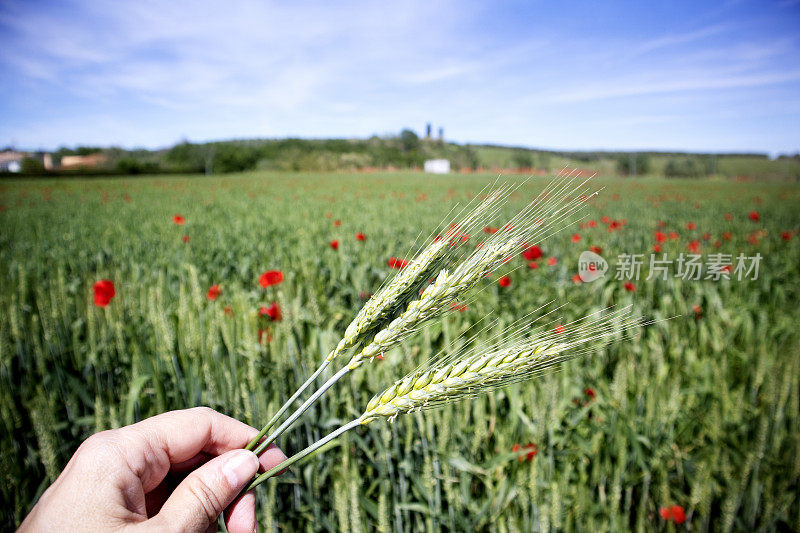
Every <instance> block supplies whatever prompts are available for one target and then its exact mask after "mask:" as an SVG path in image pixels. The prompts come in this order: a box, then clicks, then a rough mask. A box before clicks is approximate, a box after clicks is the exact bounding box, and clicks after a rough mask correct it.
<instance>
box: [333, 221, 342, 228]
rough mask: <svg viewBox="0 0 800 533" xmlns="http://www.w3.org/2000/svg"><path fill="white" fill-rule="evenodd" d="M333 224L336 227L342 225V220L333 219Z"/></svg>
mask: <svg viewBox="0 0 800 533" xmlns="http://www.w3.org/2000/svg"><path fill="white" fill-rule="evenodd" d="M333 225H334V226H336V227H339V226H341V225H342V221H341V220H334V221H333Z"/></svg>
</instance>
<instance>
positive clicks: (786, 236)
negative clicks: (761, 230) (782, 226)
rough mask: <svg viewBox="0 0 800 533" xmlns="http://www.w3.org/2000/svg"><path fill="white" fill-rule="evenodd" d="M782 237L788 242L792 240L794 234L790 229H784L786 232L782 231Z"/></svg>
mask: <svg viewBox="0 0 800 533" xmlns="http://www.w3.org/2000/svg"><path fill="white" fill-rule="evenodd" d="M781 239H783V240H784V241H786V242H789V241H791V240H792V234H791V232H788V231H784V232H782V233H781Z"/></svg>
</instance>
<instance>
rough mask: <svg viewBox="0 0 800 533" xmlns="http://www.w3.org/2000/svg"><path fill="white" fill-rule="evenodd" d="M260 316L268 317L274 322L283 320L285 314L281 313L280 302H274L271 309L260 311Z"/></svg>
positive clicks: (263, 308) (265, 308)
mask: <svg viewBox="0 0 800 533" xmlns="http://www.w3.org/2000/svg"><path fill="white" fill-rule="evenodd" d="M258 314H259V315H261V316H268V317H269V319H270V320H272V321H273V322H275V321H278V320H280V319H282V318H283V314H282V313H281V308H280V306H279V305H278V302H272V305H270V306H269V307H262V308H261V309H259V310H258Z"/></svg>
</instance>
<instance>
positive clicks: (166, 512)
mask: <svg viewBox="0 0 800 533" xmlns="http://www.w3.org/2000/svg"><path fill="white" fill-rule="evenodd" d="M258 466H259V463H258V460H257V458H256V456H255V454H254V453H253V452H250V451H247V450H233V451H230V452H227V453H225V454H223V455H221V456H219V457H216V458H214V459H212V460H211V461H209V462H207V463H206V464H204V465H203V466H201V467H200V468H198V469H197V470H195V471H194V472H192V473H191V474H189V475H188V476H186V479H184V480H183V481H182V482H181V484H180V485H178V486H177V487H176V488H175V490H174V491H173V493H172V495H171V496H170V497H169V498H168V499H167V501H166V502H164V505H163V506H162V507H161V511H160V512H159V513H158V515H156V516H155V517H154V518H153V520H154V521H155V525H161V526H162V527H164V528H167V527H169V529H172V530H176V529H177V530H179V531H193V532H202V531H205V530H206V528H208V527H209V526H210V525H212V524H213V523H214V522H215V521H216V520H217V517H218V516H219V515H220V514H222V511H223V510H225V508H226V507H228V505H229V504H230V503H231V502H232V501H233V500H234V498H236V496H238V495H239V492H240V491H241V490H242V489H243V488H244V486H245V485H246V484H247V483H249V482H250V479H251V478H252V477H253V475H254V474H255V473H256V471H258Z"/></svg>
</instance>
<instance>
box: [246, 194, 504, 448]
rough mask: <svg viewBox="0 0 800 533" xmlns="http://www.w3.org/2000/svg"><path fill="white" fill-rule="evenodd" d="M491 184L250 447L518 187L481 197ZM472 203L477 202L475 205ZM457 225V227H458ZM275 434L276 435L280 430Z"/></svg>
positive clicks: (372, 306) (382, 292) (360, 319)
mask: <svg viewBox="0 0 800 533" xmlns="http://www.w3.org/2000/svg"><path fill="white" fill-rule="evenodd" d="M488 187H489V186H488V185H487V186H486V187H484V189H483V191H481V193H479V194H478V195H477V196H476V198H475V200H473V201H472V202H470V203H469V204H467V205H466V206H465V207H464V208H463V209H461V211H460V212H458V213H456V215H455V216H454V217H453V218H452V219H451V220H450V222H449V224H447V228H448V229H447V232H446V233H445V238H439V239H436V240H433V241H432V242H430V243H429V244H428V245H427V246H425V247H424V248H423V249H422V250H421V251H420V252H419V253H418V254H417V255H416V257H414V259H412V260H411V261H410V262H409V264H408V265H407V266H406V267H405V268H403V269H401V270H400V272H399V273H397V274H396V275H395V276H394V277H393V278H391V281H389V282H388V283H387V284H385V285H384V286H383V287H382V288H381V289H379V290H378V291H377V292H376V293H375V294H374V295H373V296H372V297H371V298H370V299H369V300H368V301H367V303H366V304H364V307H362V308H361V310H360V311H359V312H358V314H357V315H356V317H355V318H354V319H353V321H352V322H351V323H350V324H349V325H348V326H347V328H346V329H345V332H344V336H343V337H342V339H341V340H340V341H339V343H338V344H337V345H336V348H334V349H333V350H332V351H331V352H330V353H329V354H328V355H327V356H326V357H325V359H324V360H323V361H322V362H321V363H320V365H319V366H318V367H317V369H316V370H315V371H314V373H313V374H312V375H311V376H310V377H309V378H308V379H307V380H306V381H305V382H304V383H303V384H302V385H301V386H300V387H299V388H298V389H297V390H296V391H295V392H294V394H293V395H292V396H291V397H290V398H289V399H288V400H286V402H285V403H284V404H283V405H282V406H281V407H280V409H278V411H277V412H276V413H275V414H274V415H273V416H272V418H271V419H270V420H269V421H268V422H267V423H266V424H265V425H264V427H263V428H262V429H261V431H260V432H259V433H258V435H256V436H255V437H254V438H253V440H251V441H250V443H249V444H248V445H247V447H246V448H247V449H248V450H250V449H253V448H254V447H255V446H256V444H258V441H259V440H261V438H262V437H264V435H266V434H267V431H269V430H270V428H272V426H273V425H274V424H275V422H277V421H278V419H279V418H280V417H281V416H282V415H283V414H284V413H285V412H286V411H287V410H288V409H289V407H290V406H291V405H292V404H293V403H294V402H295V400H297V398H299V397H300V395H301V394H302V393H303V392H304V391H305V390H306V389H307V388H308V387H309V386H310V385H311V384H312V383H313V382H314V381H316V379H317V378H318V377H319V376H320V374H322V372H323V371H324V370H325V369H326V368H327V367H328V365H329V364H330V363H331V361H333V360H334V359H335V358H336V357H337V356H338V355H340V354H341V353H342V352H344V351H345V350H347V349H349V348H352V347H353V346H355V345H356V344H358V343H359V342H360V341H362V340H364V337H365V336H367V335H368V334H369V333H370V332H371V331H373V330H375V329H377V328H379V327H380V325H381V324H382V323H383V322H384V321H385V319H386V317H387V316H392V315H393V314H396V313H397V310H398V309H400V308H402V307H403V306H404V304H406V303H408V300H409V299H410V298H412V297H413V296H414V295H416V294H417V292H418V291H419V289H420V288H421V286H422V285H423V284H424V283H425V282H427V281H428V280H429V279H430V277H431V275H433V274H435V273H436V271H438V270H439V269H440V268H441V267H443V266H446V265H447V264H450V263H452V262H454V261H455V260H456V258H457V257H458V256H459V254H460V252H461V250H462V246H463V245H464V243H465V242H466V240H463V239H462V236H463V235H465V234H469V232H474V231H476V230H477V229H478V228H480V227H481V226H482V225H484V224H486V223H487V222H488V221H491V220H492V219H493V218H494V217H495V216H496V215H497V213H498V212H499V210H500V209H501V207H502V206H503V205H504V203H505V202H506V201H507V200H508V197H509V195H510V194H511V193H512V192H513V191H514V190H515V187H511V186H507V185H506V186H501V187H498V188H496V189H495V190H492V191H490V192H489V193H488V194H486V196H485V197H484V198H483V199H481V196H482V193H483V192H484V191H486V190H487V189H488ZM473 204H477V205H474V206H473ZM465 213H466V214H465ZM445 220H446V219H445ZM445 224H446V223H445ZM445 224H443V226H444V225H445ZM456 228H458V230H457V231H456ZM275 437H277V434H276V435H275ZM270 442H271V441H270ZM258 449H263V448H258Z"/></svg>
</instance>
